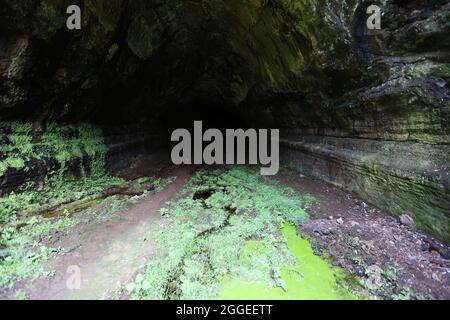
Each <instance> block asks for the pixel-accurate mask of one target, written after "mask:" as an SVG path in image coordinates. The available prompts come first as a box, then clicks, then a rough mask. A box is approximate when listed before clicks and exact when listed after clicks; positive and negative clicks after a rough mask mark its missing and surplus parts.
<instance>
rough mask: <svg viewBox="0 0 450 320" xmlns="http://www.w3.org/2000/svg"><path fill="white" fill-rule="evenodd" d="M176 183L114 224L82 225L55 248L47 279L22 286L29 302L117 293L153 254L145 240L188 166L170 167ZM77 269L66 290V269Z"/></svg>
mask: <svg viewBox="0 0 450 320" xmlns="http://www.w3.org/2000/svg"><path fill="white" fill-rule="evenodd" d="M171 170H172V171H171V172H170V174H171V175H173V176H176V177H177V178H176V180H175V181H174V182H173V183H171V184H170V185H168V186H167V187H166V188H165V189H164V190H163V191H162V192H159V193H156V194H153V195H150V196H149V197H148V198H147V199H145V200H143V201H141V202H139V203H137V204H135V205H132V206H131V207H129V208H128V209H127V210H126V211H124V212H121V213H120V216H119V217H118V218H117V219H114V220H113V221H108V222H103V223H102V222H96V223H92V222H89V223H81V224H79V225H78V226H77V227H75V228H74V229H73V230H71V231H70V233H69V234H68V235H67V236H65V237H63V238H62V239H61V240H60V242H59V243H57V245H59V246H61V247H63V248H66V250H67V251H68V252H67V253H65V254H64V255H61V256H58V257H57V258H56V259H53V260H52V261H51V262H50V264H49V265H48V266H47V269H49V270H54V274H53V276H51V277H45V278H41V279H38V280H36V281H34V282H32V283H29V284H27V285H24V286H23V288H21V290H22V291H24V292H25V293H26V294H27V297H28V298H30V299H43V300H46V299H107V298H111V297H114V296H115V295H116V290H117V288H118V286H119V282H120V283H122V284H124V283H127V282H128V281H129V280H130V279H131V278H132V277H133V275H134V274H135V273H136V272H137V271H138V270H139V269H140V268H141V267H142V266H143V265H144V264H145V262H146V261H147V260H148V259H149V258H151V256H152V255H153V254H154V253H155V250H156V248H155V246H154V245H153V244H152V243H151V242H150V241H148V240H147V239H146V238H145V237H146V235H148V234H149V233H150V232H156V231H157V230H158V229H159V228H160V227H161V216H160V213H159V209H160V208H162V207H163V206H164V204H165V203H166V202H167V201H168V200H170V199H171V198H172V197H174V195H175V194H176V193H177V192H178V190H180V189H181V188H182V187H183V185H184V184H185V183H186V182H187V180H188V179H189V178H190V176H191V175H192V170H191V168H187V167H178V168H172V169H171ZM71 266H76V267H79V270H80V275H81V288H80V289H79V290H69V289H68V288H67V280H68V279H69V277H70V276H71V274H70V273H67V270H68V268H69V267H71Z"/></svg>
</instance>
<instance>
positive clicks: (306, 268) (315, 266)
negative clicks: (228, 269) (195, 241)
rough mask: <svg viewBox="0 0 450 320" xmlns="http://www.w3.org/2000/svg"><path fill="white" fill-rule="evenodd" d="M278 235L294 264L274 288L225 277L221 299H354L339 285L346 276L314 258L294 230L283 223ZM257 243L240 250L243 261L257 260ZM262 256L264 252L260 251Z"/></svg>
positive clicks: (287, 268)
mask: <svg viewBox="0 0 450 320" xmlns="http://www.w3.org/2000/svg"><path fill="white" fill-rule="evenodd" d="M282 234H283V236H284V237H285V238H286V240H287V243H288V247H289V250H290V252H291V253H292V255H293V256H295V257H296V259H297V261H296V262H295V264H293V265H291V266H285V267H283V268H282V269H281V275H280V278H279V280H278V282H279V286H278V287H270V286H269V287H268V286H267V285H265V284H264V283H258V282H250V281H248V280H247V279H245V278H235V277H226V278H225V279H224V280H223V281H222V283H221V293H220V298H221V299H225V300H226V299H251V300H278V299H282V300H314V299H320V300H347V299H356V298H357V297H356V296H355V295H353V294H352V293H350V292H349V291H348V289H347V288H346V287H345V286H343V285H342V282H343V279H345V277H346V275H345V272H344V271H343V270H342V269H338V268H333V267H332V266H331V265H330V263H329V262H327V261H326V260H324V259H323V258H321V257H318V256H316V255H314V251H313V249H312V248H311V245H310V243H309V242H308V241H307V240H305V239H302V238H300V237H299V236H298V235H297V228H296V227H295V226H293V225H289V224H285V225H284V226H283V228H282ZM258 246H259V243H255V242H249V243H248V245H247V247H246V250H244V255H245V257H246V258H245V261H246V263H248V264H251V262H252V260H253V259H255V260H256V261H258V260H259V255H260V254H261V252H258V250H255V247H258ZM262 253H263V254H265V253H264V251H263V252H262Z"/></svg>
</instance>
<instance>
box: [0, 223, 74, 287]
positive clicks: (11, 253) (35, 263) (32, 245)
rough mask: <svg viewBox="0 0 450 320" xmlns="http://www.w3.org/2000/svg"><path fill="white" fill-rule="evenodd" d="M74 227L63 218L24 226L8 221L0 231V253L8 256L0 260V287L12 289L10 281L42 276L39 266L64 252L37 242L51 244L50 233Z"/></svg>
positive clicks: (12, 282)
mask: <svg viewBox="0 0 450 320" xmlns="http://www.w3.org/2000/svg"><path fill="white" fill-rule="evenodd" d="M13 220H15V219H13ZM74 225H75V221H74V220H73V219H70V218H66V217H64V218H60V219H57V220H55V219H52V220H49V219H45V218H43V217H33V218H31V219H28V221H27V222H26V223H22V222H19V221H17V220H15V221H11V223H10V224H9V225H8V227H4V228H2V230H1V232H0V248H5V249H2V251H3V252H6V251H7V253H8V254H7V255H6V257H4V258H2V259H1V260H0V287H12V285H13V284H14V281H17V280H22V279H25V278H28V277H31V278H37V277H39V276H42V275H45V270H44V268H43V266H42V264H41V262H42V261H44V260H46V259H49V258H50V257H51V256H53V255H55V254H62V253H63V252H64V251H63V249H62V248H52V247H48V246H46V245H43V244H42V243H39V242H38V241H37V238H38V237H41V238H42V239H46V240H51V237H52V234H51V231H52V230H58V231H63V230H66V229H68V228H70V227H73V226H74ZM48 276H51V272H49V273H48Z"/></svg>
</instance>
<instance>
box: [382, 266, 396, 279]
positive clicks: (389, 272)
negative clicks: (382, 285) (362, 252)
mask: <svg viewBox="0 0 450 320" xmlns="http://www.w3.org/2000/svg"><path fill="white" fill-rule="evenodd" d="M383 274H384V276H385V277H386V278H387V279H388V280H389V281H396V280H397V270H396V269H394V268H389V269H385V270H383Z"/></svg>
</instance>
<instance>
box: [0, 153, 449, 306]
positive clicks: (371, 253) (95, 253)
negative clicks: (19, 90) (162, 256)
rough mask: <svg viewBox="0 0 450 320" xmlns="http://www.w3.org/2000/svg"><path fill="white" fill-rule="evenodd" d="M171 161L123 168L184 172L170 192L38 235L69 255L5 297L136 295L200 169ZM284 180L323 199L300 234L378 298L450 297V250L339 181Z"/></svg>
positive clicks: (131, 175)
mask: <svg viewBox="0 0 450 320" xmlns="http://www.w3.org/2000/svg"><path fill="white" fill-rule="evenodd" d="M167 163H169V162H168V159H167V156H166V155H162V154H161V155H152V156H145V157H144V156H141V157H139V158H138V159H137V161H136V162H135V164H134V165H133V166H131V167H130V168H128V169H126V170H124V171H123V172H122V173H121V176H122V177H125V178H128V179H135V178H138V177H142V176H148V175H150V174H153V173H155V172H157V174H158V175H160V176H165V177H168V176H172V177H176V179H174V181H173V182H172V183H170V184H169V185H167V186H166V187H165V188H164V190H162V191H160V192H157V193H154V194H151V195H149V196H147V197H144V198H141V199H139V200H138V201H137V202H136V203H131V204H128V205H127V206H126V207H125V208H123V209H122V210H121V211H120V212H118V213H116V214H115V216H113V217H110V218H108V219H103V220H99V219H97V218H94V217H91V216H85V215H83V214H80V215H79V217H78V218H77V219H79V222H81V223H79V224H78V225H77V226H76V227H74V228H73V229H69V230H67V231H61V232H60V231H58V230H53V231H52V232H53V234H52V235H51V237H48V235H47V237H42V238H41V239H36V241H42V242H47V243H46V245H51V246H53V247H61V248H64V254H62V255H57V256H56V257H55V258H52V259H51V260H49V261H48V262H47V263H46V268H47V269H48V270H52V271H51V273H50V274H47V276H45V277H40V278H38V279H36V280H34V281H30V280H28V281H21V282H18V283H16V284H15V286H14V287H13V288H12V289H10V290H3V291H0V297H2V298H6V299H14V298H16V297H17V294H18V293H20V294H21V296H22V297H25V298H28V299H111V298H128V296H127V295H126V294H124V292H123V288H124V286H125V285H126V284H127V282H129V281H130V280H131V279H132V278H133V277H134V275H136V273H137V272H138V271H139V270H140V269H141V268H142V267H143V266H144V265H145V262H146V261H148V260H149V259H151V257H152V256H153V255H154V254H155V250H156V249H155V246H154V245H153V244H152V243H151V241H150V240H148V239H146V237H145V235H146V234H148V232H149V231H150V232H151V231H152V230H154V232H157V230H158V229H159V228H163V227H164V225H163V223H164V222H163V220H162V219H161V215H160V213H159V209H160V208H162V207H164V205H165V203H166V202H167V201H169V200H171V199H173V198H175V197H176V195H177V192H178V191H179V190H180V189H181V188H182V187H183V186H184V185H185V184H186V182H187V181H188V180H189V178H190V177H191V176H192V174H193V173H194V171H195V169H196V168H193V167H174V166H172V165H167ZM277 179H278V180H279V181H280V182H282V183H283V184H285V185H288V186H290V187H292V188H294V189H295V190H297V191H298V192H299V193H300V194H305V193H308V194H311V195H313V196H314V197H315V199H316V200H317V201H316V203H314V204H313V205H312V206H310V207H309V208H308V209H307V212H308V214H309V220H308V221H307V222H306V223H305V224H304V225H303V227H302V228H301V230H300V233H301V234H302V235H304V236H306V237H308V238H309V239H310V240H311V242H312V243H313V245H314V248H315V252H316V254H317V255H322V256H325V257H328V258H329V259H330V260H331V261H332V263H333V264H334V265H336V266H340V267H343V268H345V269H347V270H349V271H350V272H351V273H352V274H353V275H355V276H356V277H355V279H356V280H357V282H359V283H360V284H361V285H364V286H365V287H366V288H367V289H368V290H369V291H370V293H371V295H372V296H373V297H376V298H385V299H450V260H449V258H450V257H449V256H448V253H449V252H450V247H448V246H445V245H443V244H442V243H440V242H439V241H437V240H436V239H434V238H432V237H430V236H427V235H425V234H423V233H421V232H420V231H417V230H416V229H415V228H414V227H413V226H408V225H405V224H402V223H401V222H400V221H399V219H398V218H394V217H392V216H389V215H388V214H386V213H385V212H382V211H381V210H379V209H377V208H375V207H373V206H371V205H370V204H367V203H365V202H364V201H361V200H360V199H358V198H356V197H354V196H352V195H351V194H349V193H347V192H345V191H342V190H340V189H338V188H336V187H334V186H332V185H329V184H326V183H324V182H321V181H317V180H314V179H311V178H308V177H305V176H303V175H301V174H299V173H298V172H295V171H291V170H288V169H283V170H281V171H280V173H279V175H278V176H277ZM96 205H97V206H101V205H102V204H101V203H100V204H96ZM47 239H51V240H47ZM74 265H75V266H79V267H80V269H81V270H83V275H82V279H83V280H82V281H83V283H82V286H81V288H82V289H81V290H77V291H76V292H74V291H69V290H67V284H66V282H67V277H68V274H67V270H68V268H69V267H70V266H74Z"/></svg>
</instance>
